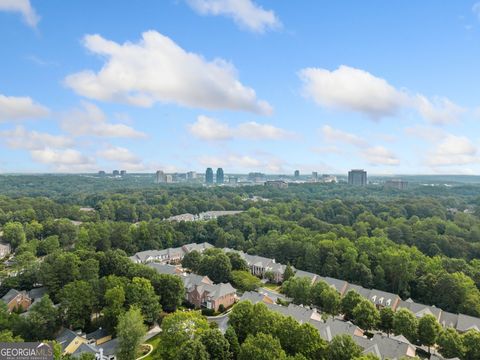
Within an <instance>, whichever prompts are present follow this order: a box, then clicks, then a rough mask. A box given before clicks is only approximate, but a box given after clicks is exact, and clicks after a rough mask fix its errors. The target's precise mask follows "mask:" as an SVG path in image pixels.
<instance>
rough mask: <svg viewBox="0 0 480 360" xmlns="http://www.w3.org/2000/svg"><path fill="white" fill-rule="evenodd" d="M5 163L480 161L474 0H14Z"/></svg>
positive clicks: (375, 169)
mask: <svg viewBox="0 0 480 360" xmlns="http://www.w3.org/2000/svg"><path fill="white" fill-rule="evenodd" d="M0 43H1V46H2V51H1V54H2V55H1V56H0V151H1V152H0V154H1V156H0V172H3V173H5V172H92V171H98V170H100V169H104V170H107V171H111V170H112V169H127V170H128V171H131V172H151V171H155V170H157V169H162V170H165V171H185V170H197V171H203V170H204V169H205V167H207V166H211V167H218V166H222V167H223V168H224V169H225V171H226V172H227V173H228V172H242V173H246V172H249V171H263V172H267V173H290V172H293V170H294V169H300V171H301V172H303V173H309V172H311V171H318V172H320V173H344V172H345V171H347V170H348V169H350V168H365V169H368V171H369V172H370V173H374V174H427V173H429V174H430V173H431V174H437V173H438V174H470V173H478V172H479V171H480V154H479V151H478V150H479V149H478V144H479V140H480V126H479V120H480V110H479V109H480V99H479V98H478V94H479V92H478V84H480V71H479V67H478V64H479V59H480V4H479V5H476V3H475V1H459V0H455V1H454V0H449V1H442V2H438V1H434V0H424V1H409V2H405V1H400V0H392V1H388V2H386V1H380V0H376V1H374V0H372V1H356V0H355V1H354V0H350V1H307V0H299V1H295V2H293V1H286V0H284V1H280V0H165V1H156V0H142V1H136V2H135V4H133V3H132V2H131V1H127V0H103V1H89V0H82V1H59V0H57V1H55V0H30V1H28V0H0Z"/></svg>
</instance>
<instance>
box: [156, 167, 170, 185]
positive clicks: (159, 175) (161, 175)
mask: <svg viewBox="0 0 480 360" xmlns="http://www.w3.org/2000/svg"><path fill="white" fill-rule="evenodd" d="M155 182H156V183H157V184H163V183H166V182H167V179H166V175H165V173H164V172H163V171H162V170H158V171H157V173H156V174H155Z"/></svg>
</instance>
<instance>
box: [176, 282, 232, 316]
mask: <svg viewBox="0 0 480 360" xmlns="http://www.w3.org/2000/svg"><path fill="white" fill-rule="evenodd" d="M182 281H183V284H184V286H185V290H186V294H185V299H186V300H187V301H188V302H190V303H191V304H193V305H195V307H197V308H201V307H204V308H207V309H213V310H215V311H218V310H219V308H220V305H223V307H224V308H225V309H226V308H228V307H230V306H232V305H233V304H234V303H235V300H236V290H235V288H234V287H233V286H232V285H231V284H230V283H221V284H214V283H213V282H212V280H210V279H209V278H208V276H201V275H196V274H184V275H183V276H182Z"/></svg>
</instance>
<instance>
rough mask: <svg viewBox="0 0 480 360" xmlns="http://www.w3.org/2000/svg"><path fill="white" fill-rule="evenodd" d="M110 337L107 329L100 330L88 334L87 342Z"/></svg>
mask: <svg viewBox="0 0 480 360" xmlns="http://www.w3.org/2000/svg"><path fill="white" fill-rule="evenodd" d="M108 335H109V333H108V331H107V330H106V329H102V328H98V329H97V330H95V331H93V332H91V333H89V334H87V340H90V339H95V340H98V339H101V338H104V337H105V336H108Z"/></svg>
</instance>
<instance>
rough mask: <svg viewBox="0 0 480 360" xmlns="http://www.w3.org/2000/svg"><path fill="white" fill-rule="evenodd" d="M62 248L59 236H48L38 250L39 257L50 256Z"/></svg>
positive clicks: (41, 242)
mask: <svg viewBox="0 0 480 360" xmlns="http://www.w3.org/2000/svg"><path fill="white" fill-rule="evenodd" d="M59 248H60V242H59V240H58V236H57V235H52V236H47V237H46V238H45V239H43V240H42V241H40V243H39V244H38V248H37V255H39V256H42V255H48V254H51V253H53V252H54V251H56V250H58V249H59Z"/></svg>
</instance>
